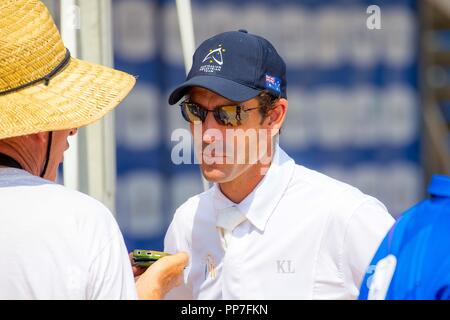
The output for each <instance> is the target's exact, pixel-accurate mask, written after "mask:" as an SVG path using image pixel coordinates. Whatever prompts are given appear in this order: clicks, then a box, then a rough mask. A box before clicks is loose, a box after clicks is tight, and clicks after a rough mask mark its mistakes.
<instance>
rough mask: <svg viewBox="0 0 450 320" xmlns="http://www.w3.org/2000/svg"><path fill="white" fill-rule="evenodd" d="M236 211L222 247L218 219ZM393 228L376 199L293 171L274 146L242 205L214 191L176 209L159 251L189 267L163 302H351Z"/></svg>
mask: <svg viewBox="0 0 450 320" xmlns="http://www.w3.org/2000/svg"><path fill="white" fill-rule="evenodd" d="M233 207H234V208H233ZM230 208H231V209H230ZM236 209H237V210H239V211H240V212H241V213H242V214H243V215H244V216H245V218H246V220H245V221H244V222H243V223H241V224H240V225H238V226H237V227H236V228H235V229H234V231H233V232H232V234H231V240H230V241H229V242H228V243H227V246H226V247H225V246H224V242H223V237H222V236H221V233H220V230H221V229H220V228H218V227H217V223H218V221H217V219H218V216H219V215H221V214H223V212H225V211H227V210H236ZM393 222H394V219H393V218H392V217H391V215H390V214H389V213H388V212H387V210H386V208H385V206H384V205H383V204H382V203H381V202H379V201H378V200H377V199H375V198H373V197H370V196H368V195H365V194H363V193H362V192H361V191H359V190H358V189H356V188H354V187H352V186H350V185H347V184H345V183H342V182H339V181H337V180H334V179H332V178H329V177H327V176H325V175H323V174H320V173H318V172H316V171H313V170H309V169H307V168H305V167H302V166H299V165H296V164H295V162H294V160H293V159H291V158H290V157H289V156H288V155H287V154H286V153H285V152H284V151H283V150H282V149H281V148H280V147H278V146H277V148H276V152H275V155H274V159H273V161H272V164H271V166H270V168H269V170H268V172H267V174H266V175H265V177H264V178H263V180H262V181H261V182H260V183H259V184H258V186H257V187H256V188H255V189H254V190H253V191H252V193H250V194H249V195H248V196H247V197H246V198H245V199H244V200H243V201H242V202H241V203H239V204H235V203H233V202H232V201H230V200H229V199H228V198H226V197H225V196H224V195H223V194H222V192H221V191H220V188H219V187H218V186H217V185H214V186H213V187H212V188H211V189H209V190H208V191H206V192H203V193H201V194H199V195H196V196H194V197H192V198H190V199H188V200H187V201H186V202H185V203H184V204H183V205H181V206H180V207H179V208H178V210H177V211H176V213H175V215H174V218H173V221H172V223H171V225H170V227H169V229H168V231H167V234H166V238H165V251H167V252H173V253H174V252H177V251H180V250H182V251H187V252H188V253H189V254H190V256H191V259H190V265H189V266H188V268H186V270H185V283H184V285H182V286H181V287H178V288H175V289H174V290H173V291H172V292H170V293H169V294H168V295H167V297H166V298H167V299H355V298H356V297H357V296H358V293H359V287H360V284H361V281H362V278H363V275H364V273H365V271H366V267H367V266H368V265H369V263H370V260H371V258H372V256H373V255H374V253H375V251H376V249H377V248H378V245H379V244H380V243H381V241H382V239H383V238H384V236H385V234H386V232H387V231H388V229H389V228H390V227H391V225H392V224H393Z"/></svg>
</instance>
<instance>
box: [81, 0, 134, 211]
mask: <svg viewBox="0 0 450 320" xmlns="http://www.w3.org/2000/svg"><path fill="white" fill-rule="evenodd" d="M79 6H80V10H81V15H80V18H81V19H80V21H81V29H80V58H82V59H84V60H87V61H91V62H94V63H98V64H102V65H105V66H110V67H112V66H113V53H112V51H113V48H112V30H111V0H90V1H84V0H81V1H80V0H79ZM130 19H133V17H130ZM80 131H81V132H80V138H79V139H80V147H79V149H80V157H81V159H82V162H83V167H82V168H81V170H80V171H81V175H80V190H81V191H83V192H85V193H88V194H89V195H91V196H92V197H94V198H96V199H97V200H99V201H101V202H102V203H103V204H105V205H106V206H107V207H108V208H109V209H110V210H111V211H112V212H113V213H115V185H116V145H115V131H114V113H113V112H110V113H109V114H108V115H106V116H105V117H104V118H103V119H102V120H100V121H98V122H96V123H94V124H91V125H89V126H87V127H85V128H83V129H82V130H80Z"/></svg>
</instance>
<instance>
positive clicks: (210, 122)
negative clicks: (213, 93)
mask: <svg viewBox="0 0 450 320" xmlns="http://www.w3.org/2000/svg"><path fill="white" fill-rule="evenodd" d="M202 129H203V143H206V144H210V143H213V142H214V140H215V139H216V138H217V137H215V136H214V135H213V134H211V132H210V131H208V129H209V130H211V129H216V130H220V125H219V124H218V123H217V121H216V119H214V114H213V113H212V112H208V114H207V116H206V119H205V121H204V122H203V124H202Z"/></svg>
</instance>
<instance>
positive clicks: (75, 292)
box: [0, 168, 137, 299]
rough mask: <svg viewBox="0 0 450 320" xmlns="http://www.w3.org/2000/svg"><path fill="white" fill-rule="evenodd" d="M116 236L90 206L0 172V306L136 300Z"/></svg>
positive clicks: (18, 173)
mask: <svg viewBox="0 0 450 320" xmlns="http://www.w3.org/2000/svg"><path fill="white" fill-rule="evenodd" d="M136 298H137V296H136V288H135V284H134V279H133V274H132V270H131V266H130V262H129V258H128V254H127V250H126V247H125V243H124V241H123V237H122V234H121V232H120V230H119V228H118V225H117V223H116V221H115V220H114V217H113V216H112V214H111V213H110V211H109V210H108V209H107V208H106V207H105V206H103V205H102V204H101V203H100V202H98V201H97V200H95V199H93V198H90V197H88V196H86V195H84V194H82V193H79V192H77V191H72V190H70V189H67V188H65V187H63V186H61V185H58V184H54V183H52V182H49V181H47V180H43V179H41V178H39V177H35V176H33V175H31V174H29V173H28V172H26V171H23V170H19V169H12V168H0V299H136Z"/></svg>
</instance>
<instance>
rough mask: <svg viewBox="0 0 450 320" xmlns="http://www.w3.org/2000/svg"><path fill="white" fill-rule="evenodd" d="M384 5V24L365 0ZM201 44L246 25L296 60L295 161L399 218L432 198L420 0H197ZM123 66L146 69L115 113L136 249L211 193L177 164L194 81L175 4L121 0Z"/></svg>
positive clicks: (117, 47)
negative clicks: (187, 92)
mask: <svg viewBox="0 0 450 320" xmlns="http://www.w3.org/2000/svg"><path fill="white" fill-rule="evenodd" d="M372 4H376V5H379V6H380V8H381V26H382V29H381V30H369V29H368V28H367V27H366V20H367V18H368V16H369V14H367V13H366V9H367V7H368V6H369V5H372ZM192 11H193V20H194V31H195V38H196V45H197V46H198V45H199V44H200V43H201V42H202V41H203V40H205V39H207V38H208V37H210V36H213V35H214V34H217V33H220V32H224V31H229V30H238V29H247V30H248V31H249V32H250V33H255V34H258V35H262V36H263V37H265V38H267V39H268V40H269V41H271V42H272V43H273V44H274V46H275V47H276V48H277V50H278V52H279V53H280V55H281V56H282V57H283V58H284V59H285V61H286V64H287V72H288V73H287V79H288V100H289V110H288V115H287V121H286V123H285V127H284V128H283V132H282V135H281V140H280V143H281V146H282V147H283V148H284V149H285V150H286V151H287V152H288V153H289V154H290V155H291V156H292V157H293V158H294V159H295V160H296V162H297V163H299V164H302V165H305V166H307V167H309V168H313V169H316V170H319V171H321V172H323V173H325V174H328V175H330V176H332V177H335V178H337V179H340V180H343V181H345V182H348V183H350V184H353V185H355V186H356V187H358V188H360V189H361V190H362V191H364V192H366V193H368V194H370V195H373V196H375V197H377V198H378V199H380V200H381V201H382V202H383V203H385V205H386V206H387V207H388V209H389V211H390V212H391V213H392V214H393V215H394V216H396V215H398V214H399V213H400V212H402V211H404V210H405V209H406V208H408V207H410V206H411V205H413V204H414V203H415V202H417V201H419V200H420V199H421V198H422V197H423V196H424V194H425V193H424V191H425V189H424V183H425V182H426V181H424V180H426V179H424V177H425V176H424V172H423V163H422V162H423V161H422V160H421V147H420V145H421V144H420V141H421V131H422V121H421V114H420V103H421V95H420V93H419V82H418V79H419V73H418V69H419V56H420V54H419V53H420V48H419V43H420V42H419V33H420V28H419V8H418V5H417V4H416V1H413V0H392V1H357V0H334V1H330V0H326V1H325V0H324V1H319V0H309V1H308V0H304V1H299V0H297V1H294V0H292V1H290V0H285V1H271V0H265V1H256V0H254V1H252V0H247V1H237V0H236V1H234V0H233V1H212V0H209V1H202V0H193V1H192ZM113 28H114V32H113V35H114V38H113V41H114V57H115V60H114V61H115V67H116V68H118V69H121V70H125V71H127V72H129V73H131V74H134V75H137V76H138V77H139V78H138V81H137V85H136V87H135V89H134V90H133V91H132V93H131V94H130V96H129V97H128V98H127V99H126V100H125V101H124V103H122V105H121V106H120V107H119V108H118V109H117V111H116V138H117V174H118V178H117V218H118V221H119V224H120V226H121V228H122V230H123V233H124V236H125V240H126V242H127V245H128V247H129V248H130V249H131V248H137V247H142V248H152V249H162V246H163V238H164V234H165V230H166V229H167V227H168V225H169V223H170V221H171V219H172V216H173V213H174V211H175V209H176V208H177V207H178V206H179V205H180V204H182V203H183V202H184V201H185V200H186V199H187V198H188V197H190V196H192V195H194V194H196V193H199V192H201V191H202V185H201V180H200V174H199V169H198V166H196V165H180V166H176V165H174V164H172V162H171V159H170V150H171V148H172V146H173V145H174V143H171V141H170V134H171V132H172V130H174V129H176V128H180V127H185V128H187V125H186V123H185V122H184V120H182V118H181V115H180V112H179V109H178V108H177V107H175V106H169V105H168V103H167V97H168V95H169V93H170V90H171V89H172V88H173V87H174V86H176V85H177V84H179V83H180V82H182V81H183V80H184V77H185V74H184V72H185V71H184V65H183V58H182V50H181V40H180V34H179V29H178V28H179V27H178V22H177V13H176V7H175V1H169V0H166V1H163V0H160V1H152V0H113Z"/></svg>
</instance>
